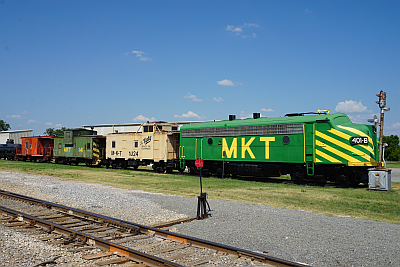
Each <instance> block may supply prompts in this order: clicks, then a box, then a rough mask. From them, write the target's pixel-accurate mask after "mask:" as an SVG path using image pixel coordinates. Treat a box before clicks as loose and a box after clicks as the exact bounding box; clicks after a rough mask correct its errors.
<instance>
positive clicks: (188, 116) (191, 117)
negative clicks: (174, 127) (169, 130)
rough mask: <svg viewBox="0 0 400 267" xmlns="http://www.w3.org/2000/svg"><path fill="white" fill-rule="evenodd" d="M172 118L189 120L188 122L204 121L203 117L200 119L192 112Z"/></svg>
mask: <svg viewBox="0 0 400 267" xmlns="http://www.w3.org/2000/svg"><path fill="white" fill-rule="evenodd" d="M174 118H184V119H190V120H203V119H205V117H201V116H199V115H197V114H196V113H194V112H193V111H188V113H186V114H182V115H177V114H175V115H174Z"/></svg>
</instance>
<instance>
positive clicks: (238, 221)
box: [0, 172, 400, 266]
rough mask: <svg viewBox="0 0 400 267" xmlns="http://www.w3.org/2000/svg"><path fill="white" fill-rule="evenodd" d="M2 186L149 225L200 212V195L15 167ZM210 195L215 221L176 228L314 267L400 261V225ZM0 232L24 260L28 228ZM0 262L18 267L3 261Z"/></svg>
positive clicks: (2, 255) (1, 178) (0, 255)
mask: <svg viewBox="0 0 400 267" xmlns="http://www.w3.org/2000/svg"><path fill="white" fill-rule="evenodd" d="M0 184H1V186H0V189H2V190H8V191H12V192H15V193H19V194H23V195H28V196H31V197H36V198H40V199H45V200H48V201H51V202H56V203H59V204H63V205H67V206H71V207H75V208H79V209H83V210H88V211H92V212H96V213H101V214H104V215H108V216H112V217H117V218H121V219H124V220H128V221H132V222H136V223H140V224H146V225H149V224H154V223H159V222H163V221H171V220H175V219H179V218H184V217H195V216H196V209H197V199H196V198H184V197H180V196H172V195H164V194H155V193H148V192H143V191H134V190H125V189H118V188H112V187H108V186H103V185H99V184H89V183H84V182H75V181H63V180H61V179H59V178H57V177H50V176H38V175H26V174H21V173H10V172H0ZM210 197H211V199H208V201H209V204H210V206H211V209H212V211H211V217H210V218H208V219H206V220H195V221H192V222H190V223H185V224H180V225H176V226H174V227H173V229H172V230H174V231H176V232H178V233H181V234H185V235H189V236H194V237H198V238H201V239H206V240H210V241H214V242H218V243H223V244H226V245H231V246H235V247H239V248H243V249H247V250H251V251H257V252H263V253H267V255H269V256H273V257H277V258H282V259H285V260H289V261H295V262H301V263H305V264H309V265H311V266H400V253H399V251H400V242H399V240H400V225H396V224H389V223H383V222H375V221H368V220H362V219H357V218H349V217H328V216H324V215H322V214H315V213H311V212H305V211H298V210H291V209H283V208H275V207H269V206H262V205H258V204H250V203H240V202H234V201H223V200H215V199H212V196H210ZM0 234H1V241H2V242H3V244H6V243H7V244H8V245H7V246H3V245H2V246H1V247H0V259H1V260H3V259H7V258H8V259H9V258H10V256H12V258H13V261H14V262H15V261H18V260H20V262H26V259H23V258H22V256H21V259H15V257H18V256H17V255H15V248H16V247H17V246H18V245H17V244H14V245H13V244H12V242H13V241H12V239H13V238H15V237H13V235H18V236H21V235H23V233H16V232H14V231H13V230H10V229H5V228H4V227H2V226H0ZM31 245H32V244H31ZM31 245H29V247H24V246H22V247H19V246H18V247H17V248H18V251H21V252H22V253H21V254H23V251H32V250H34V248H32V246H31ZM37 246H42V247H41V248H40V251H42V252H46V251H48V252H49V257H51V256H53V255H56V253H54V250H52V249H51V248H48V247H46V246H44V245H40V242H38V243H37ZM51 253H52V254H51ZM25 255H26V254H25ZM41 258H44V255H41ZM0 266H13V265H7V263H4V261H2V262H1V263H0ZM21 266H22V265H21ZM23 266H32V265H29V264H28V263H26V264H25V265H23ZM62 266H69V265H62ZM72 266H73V265H72Z"/></svg>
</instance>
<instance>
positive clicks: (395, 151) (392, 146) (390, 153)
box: [382, 135, 400, 161]
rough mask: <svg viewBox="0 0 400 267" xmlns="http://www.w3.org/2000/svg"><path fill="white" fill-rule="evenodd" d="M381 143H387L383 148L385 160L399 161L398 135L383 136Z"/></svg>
mask: <svg viewBox="0 0 400 267" xmlns="http://www.w3.org/2000/svg"><path fill="white" fill-rule="evenodd" d="M382 140H383V143H387V144H388V146H387V147H386V148H385V160H387V161H399V160H400V146H399V137H398V136H397V135H391V136H383V139H382Z"/></svg>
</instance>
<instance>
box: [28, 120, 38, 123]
mask: <svg viewBox="0 0 400 267" xmlns="http://www.w3.org/2000/svg"><path fill="white" fill-rule="evenodd" d="M35 122H37V121H35V120H28V121H27V123H35Z"/></svg>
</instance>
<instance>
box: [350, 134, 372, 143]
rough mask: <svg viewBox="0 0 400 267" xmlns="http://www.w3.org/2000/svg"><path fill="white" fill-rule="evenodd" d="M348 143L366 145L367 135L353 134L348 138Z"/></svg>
mask: <svg viewBox="0 0 400 267" xmlns="http://www.w3.org/2000/svg"><path fill="white" fill-rule="evenodd" d="M350 143H351V144H352V145H368V137H363V136H353V137H352V138H350Z"/></svg>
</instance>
